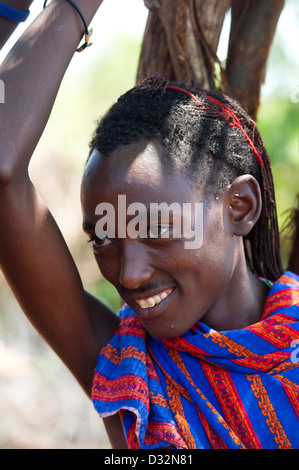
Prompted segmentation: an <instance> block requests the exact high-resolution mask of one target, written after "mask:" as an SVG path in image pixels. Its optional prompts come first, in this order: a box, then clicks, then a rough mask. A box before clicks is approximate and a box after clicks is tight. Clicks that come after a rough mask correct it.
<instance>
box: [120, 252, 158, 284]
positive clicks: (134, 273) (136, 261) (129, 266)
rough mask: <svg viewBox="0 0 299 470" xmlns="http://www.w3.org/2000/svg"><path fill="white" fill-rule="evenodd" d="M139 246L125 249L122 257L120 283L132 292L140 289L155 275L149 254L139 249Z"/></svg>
mask: <svg viewBox="0 0 299 470" xmlns="http://www.w3.org/2000/svg"><path fill="white" fill-rule="evenodd" d="M137 244H138V243H136V244H134V243H132V244H130V246H127V247H126V248H124V249H123V252H122V255H121V263H120V273H119V282H120V284H121V285H122V286H123V287H125V288H126V289H130V290H135V289H139V288H140V287H141V286H142V285H143V284H145V283H146V282H147V281H149V280H150V279H151V278H152V275H153V268H152V267H151V264H150V259H149V254H148V253H146V250H145V249H142V247H139V248H137V247H136V245H137ZM134 245H135V246H134Z"/></svg>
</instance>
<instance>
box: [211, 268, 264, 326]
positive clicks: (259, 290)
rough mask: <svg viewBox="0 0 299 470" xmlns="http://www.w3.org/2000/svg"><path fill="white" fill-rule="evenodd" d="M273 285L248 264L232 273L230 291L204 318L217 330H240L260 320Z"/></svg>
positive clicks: (227, 290)
mask: <svg viewBox="0 0 299 470" xmlns="http://www.w3.org/2000/svg"><path fill="white" fill-rule="evenodd" d="M268 293H269V287H268V286H267V285H266V284H265V283H264V282H262V281H260V280H259V279H258V278H257V277H256V275H255V274H253V273H252V271H251V270H250V269H249V268H248V267H247V266H246V267H245V269H244V270H238V271H237V273H235V274H234V275H233V276H232V279H231V282H230V283H229V285H228V286H227V287H226V292H224V293H223V294H224V295H222V296H221V299H220V300H219V301H217V302H216V304H215V306H214V307H215V308H213V311H209V312H207V313H206V315H205V318H203V321H204V322H205V323H206V324H207V325H208V326H210V328H213V329H215V330H217V331H227V330H239V329H243V328H246V327H248V326H249V325H252V324H254V323H257V322H259V321H260V319H261V316H262V313H263V309H264V305H265V302H266V299H267V296H268Z"/></svg>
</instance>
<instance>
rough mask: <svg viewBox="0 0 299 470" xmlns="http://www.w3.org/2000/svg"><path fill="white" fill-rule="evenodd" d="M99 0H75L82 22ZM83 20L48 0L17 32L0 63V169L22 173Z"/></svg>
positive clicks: (65, 6)
mask: <svg viewBox="0 0 299 470" xmlns="http://www.w3.org/2000/svg"><path fill="white" fill-rule="evenodd" d="M101 3H102V0H76V4H77V5H78V7H79V8H80V9H81V11H82V13H83V14H84V17H85V19H86V22H87V24H89V22H90V21H91V19H92V17H93V16H94V14H95V13H96V11H97V9H98V7H99V5H100V4H101ZM83 33H84V28H83V23H82V20H81V18H80V16H79V15H78V13H77V12H76V10H75V9H74V7H73V6H72V5H70V4H69V3H68V2H66V1H64V0H52V2H51V3H50V4H49V6H48V7H47V8H46V9H45V10H44V11H42V13H41V14H40V15H39V16H38V18H37V19H36V20H35V21H34V22H33V24H32V25H30V27H29V28H28V29H27V31H26V32H25V33H24V34H23V36H22V37H21V38H20V40H19V41H18V42H17V43H16V45H15V46H14V48H13V49H12V50H11V52H10V53H9V54H8V56H7V58H6V59H5V61H4V62H3V64H2V66H1V68H0V78H1V80H3V82H4V84H5V103H4V104H1V105H0V129H1V139H0V161H1V164H0V165H1V166H0V171H1V174H2V177H3V175H7V176H8V177H11V178H14V177H17V176H18V175H19V174H20V173H22V174H24V172H27V167H28V164H29V160H30V157H31V155H32V153H33V151H34V148H35V146H36V144H37V142H38V141H39V138H40V136H41V134H42V132H43V130H44V127H45V125H46V123H47V120H48V118H49V115H50V113H51V110H52V106H53V104H54V101H55V98H56V95H57V92H58V90H59V86H60V83H61V81H62V78H63V75H64V73H65V71H66V69H67V67H68V64H69V62H70V60H71V58H72V57H73V55H74V52H75V50H76V48H77V46H78V43H79V42H80V41H81V40H82V37H83Z"/></svg>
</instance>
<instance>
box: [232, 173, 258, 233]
mask: <svg viewBox="0 0 299 470" xmlns="http://www.w3.org/2000/svg"><path fill="white" fill-rule="evenodd" d="M227 197H228V204H229V211H230V213H229V214H230V221H231V223H232V230H233V234H234V235H237V236H244V235H247V234H248V233H249V232H250V230H251V229H252V227H253V226H254V225H255V223H256V222H257V220H258V219H259V216H260V213H261V209H262V198H261V190H260V186H259V184H258V182H257V180H256V179H255V178H254V177H253V176H252V175H242V176H238V178H236V179H235V180H234V181H233V183H232V184H231V185H230V186H229V187H228V190H227Z"/></svg>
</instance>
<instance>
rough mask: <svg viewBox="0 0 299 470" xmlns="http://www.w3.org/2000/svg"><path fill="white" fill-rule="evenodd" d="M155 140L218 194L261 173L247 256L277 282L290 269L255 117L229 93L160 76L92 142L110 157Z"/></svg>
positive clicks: (173, 161)
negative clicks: (242, 178)
mask: <svg viewBox="0 0 299 470" xmlns="http://www.w3.org/2000/svg"><path fill="white" fill-rule="evenodd" d="M152 139H158V140H159V141H160V142H161V144H162V148H163V159H164V161H163V163H164V164H165V165H166V168H169V170H170V171H171V170H175V171H181V172H185V174H186V175H188V176H189V178H190V180H191V181H192V182H193V183H195V184H196V183H198V182H199V181H200V185H201V187H203V189H204V190H205V191H206V193H207V194H211V193H213V194H217V193H218V194H219V193H220V192H221V191H223V190H224V189H225V188H226V187H227V186H228V185H229V184H230V183H232V182H233V181H234V179H235V178H237V177H238V176H240V175H243V174H248V173H249V174H251V175H252V176H254V177H255V178H256V180H257V181H258V183H259V185H260V188H261V196H262V210H261V215H260V217H259V219H258V221H257V222H256V224H255V225H254V227H253V228H252V230H251V231H250V232H249V234H248V235H247V236H246V237H244V246H245V253H246V257H247V260H248V262H249V263H250V267H251V269H252V271H253V272H254V273H255V274H256V275H258V276H262V277H265V278H267V279H268V280H271V281H275V280H276V279H277V278H278V277H279V276H280V275H281V274H282V271H283V269H282V263H281V257H280V243H279V231H278V223H277V214H276V204H275V195H274V185H273V177H272V170H271V165H270V159H269V156H268V154H267V152H266V149H265V147H264V144H263V141H262V138H261V136H260V133H259V132H258V130H257V128H256V124H255V122H254V121H253V120H252V119H251V118H250V117H249V116H248V115H247V114H246V112H245V111H244V110H243V109H242V108H241V106H240V105H239V104H238V103H237V102H236V101H234V100H233V99H231V98H229V97H228V96H225V95H223V94H221V93H218V92H210V91H206V90H203V89H199V88H194V86H193V84H192V83H188V84H184V83H181V84H180V83H168V82H167V81H166V80H165V79H164V78H163V77H161V76H160V75H157V74H156V75H155V76H153V77H149V78H147V79H146V80H144V81H142V82H141V83H139V84H138V85H136V86H135V87H134V88H133V89H131V90H129V91H128V92H127V93H125V94H124V95H122V96H121V97H120V98H119V100H118V101H117V102H116V103H115V104H114V105H113V106H112V107H111V109H110V110H109V111H108V113H107V114H106V115H105V116H104V117H103V118H102V120H101V121H100V122H99V124H98V126H97V128H96V131H95V134H94V136H93V138H92V141H91V144H90V147H91V152H92V150H93V149H97V150H98V151H99V152H100V153H101V154H102V155H103V157H104V158H107V157H109V155H110V154H111V152H113V151H114V150H116V149H117V148H118V147H120V146H123V145H129V144H131V143H133V142H137V141H140V140H147V141H149V140H152ZM91 152H90V153H91ZM199 175H200V178H198V176H199ZM198 184H199V183H198Z"/></svg>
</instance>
